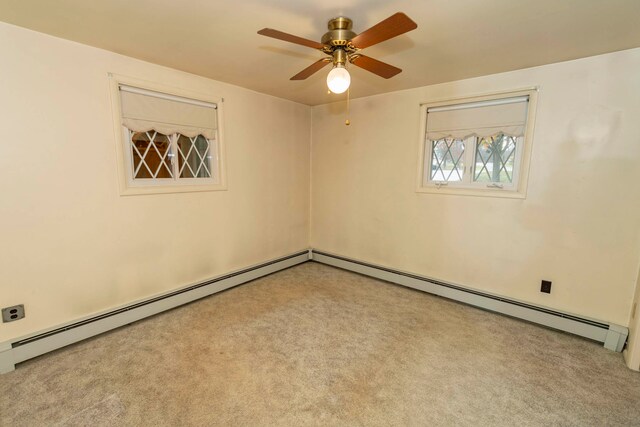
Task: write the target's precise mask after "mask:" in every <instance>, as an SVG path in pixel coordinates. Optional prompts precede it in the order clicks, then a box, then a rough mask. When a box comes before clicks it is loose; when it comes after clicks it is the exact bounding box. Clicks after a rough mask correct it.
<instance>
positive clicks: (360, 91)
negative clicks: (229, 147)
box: [0, 0, 640, 105]
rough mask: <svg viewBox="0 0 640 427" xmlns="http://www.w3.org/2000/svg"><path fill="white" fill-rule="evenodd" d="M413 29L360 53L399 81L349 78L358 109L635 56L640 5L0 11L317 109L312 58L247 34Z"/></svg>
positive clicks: (144, 2)
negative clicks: (396, 18)
mask: <svg viewBox="0 0 640 427" xmlns="http://www.w3.org/2000/svg"><path fill="white" fill-rule="evenodd" d="M398 11H401V12H404V13H406V14H407V15H408V16H409V17H411V18H412V19H413V20H414V21H415V22H416V23H417V24H418V29H417V30H414V31H412V32H409V33H407V34H405V35H402V36H399V37H397V38H395V39H392V40H389V41H386V42H383V43H381V44H379V45H377V46H373V47H371V48H368V49H366V50H365V51H364V53H365V54H366V55H368V56H372V57H374V58H376V59H379V60H382V61H385V62H388V63H390V64H392V65H395V66H397V67H400V68H402V69H403V70H404V71H403V72H402V73H401V74H399V75H398V76H396V77H393V78H392V79H389V80H384V79H382V78H380V77H377V76H375V75H373V74H370V73H368V72H366V71H364V70H361V69H358V68H357V67H351V74H352V84H351V96H352V97H360V96H367V95H373V94H377V93H383V92H390V91H395V90H400V89H407V88H411V87H418V86H425V85H429V84H434V83H441V82H446V81H452V80H459V79H463V78H469V77H475V76H480V75H486V74H492V73H497V72H503V71H509V70H515V69H520V68H526V67H532V66H536V65H542V64H548V63H552V62H559V61H565V60H570V59H575V58H581V57H585V56H591V55H597V54H601V53H605V52H613V51H617V50H623V49H629V48H634V47H640V0H606V1H605V0H422V1H419V0H413V1H408V0H407V1H404V0H401V1H395V2H390V1H383V0H341V1H337V0H324V1H317V0H316V1H310V0H269V1H261V0H239V1H229V0H179V1H178V0H109V1H107V0H103V1H97V0H96V1H94V0H56V1H51V0H0V21H5V22H9V23H12V24H15V25H19V26H22V27H26V28H31V29H33V30H36V31H40V32H44V33H48V34H52V35H55V36H58V37H62V38H65V39H70V40H74V41H77V42H80V43H84V44H88V45H91V46H96V47H100V48H103V49H107V50H111V51H114V52H118V53H121V54H124V55H128V56H132V57H135V58H139V59H143V60H146V61H149V62H153V63H156V64H161V65H165V66H168V67H171V68H176V69H179V70H184V71H188V72H191V73H194V74H199V75H202V76H206V77H210V78H212V79H215V80H220V81H224V82H228V83H232V84H235V85H239V86H243V87H246V88H249V89H253V90H256V91H259V92H263V93H268V94H271V95H275V96H278V97H281V98H287V99H291V100H293V101H298V102H301V103H304V104H309V105H317V104H322V103H326V102H331V101H334V100H336V99H342V98H343V97H344V95H329V94H327V89H326V85H325V83H324V81H325V78H326V74H327V72H328V71H329V68H328V67H327V68H325V69H323V70H321V71H320V72H318V73H316V74H315V75H313V76H312V77H310V78H309V79H307V80H305V81H297V82H293V81H289V78H290V77H291V76H293V75H294V74H296V73H297V72H299V71H300V70H302V69H303V68H305V67H307V66H308V65H310V64H311V63H312V62H313V61H316V60H318V59H319V58H321V57H322V54H321V53H320V52H318V51H314V50H313V49H309V48H305V47H302V46H297V45H293V44H290V43H286V42H282V41H279V40H275V39H269V38H267V37H263V36H259V35H257V34H256V31H258V30H259V29H261V28H264V27H269V28H274V29H278V30H281V31H284V32H287V33H291V34H294V35H298V36H301V37H305V38H308V39H312V40H318V41H319V40H320V37H321V36H322V34H323V33H324V32H326V31H327V29H326V23H327V21H328V20H329V19H330V18H332V17H335V16H339V15H343V16H348V17H350V18H351V19H353V21H354V30H355V31H356V32H357V33H359V32H362V31H364V30H365V29H367V28H369V27H371V26H372V25H374V24H376V23H377V22H379V21H381V20H383V19H385V18H386V17H388V16H390V15H392V14H393V13H395V12H398Z"/></svg>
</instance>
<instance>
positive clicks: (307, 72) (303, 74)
mask: <svg viewBox="0 0 640 427" xmlns="http://www.w3.org/2000/svg"><path fill="white" fill-rule="evenodd" d="M329 62H331V58H322V59H321V60H319V61H316V62H314V63H313V64H311V65H309V66H308V67H307V68H305V69H304V70H302V71H300V72H299V73H298V74H296V75H295V76H293V77H291V79H290V80H304V79H306V78H307V77H309V76H310V75H312V74H313V73H315V72H316V71H320V69H321V68H322V67H324V66H325V65H327V64H328V63H329Z"/></svg>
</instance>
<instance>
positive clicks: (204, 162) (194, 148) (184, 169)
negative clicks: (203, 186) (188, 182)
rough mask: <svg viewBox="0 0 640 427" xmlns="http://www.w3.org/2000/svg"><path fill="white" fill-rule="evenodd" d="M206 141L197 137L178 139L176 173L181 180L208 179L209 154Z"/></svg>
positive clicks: (200, 136)
mask: <svg viewBox="0 0 640 427" xmlns="http://www.w3.org/2000/svg"><path fill="white" fill-rule="evenodd" d="M210 151H211V150H210V144H209V141H207V139H206V138H205V137H204V136H202V135H198V136H196V137H193V138H189V137H188V136H184V135H180V136H179V137H178V154H179V155H178V172H179V174H180V177H181V178H210V177H211V157H212V156H211V153H210Z"/></svg>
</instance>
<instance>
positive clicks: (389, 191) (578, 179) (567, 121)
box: [311, 49, 640, 326]
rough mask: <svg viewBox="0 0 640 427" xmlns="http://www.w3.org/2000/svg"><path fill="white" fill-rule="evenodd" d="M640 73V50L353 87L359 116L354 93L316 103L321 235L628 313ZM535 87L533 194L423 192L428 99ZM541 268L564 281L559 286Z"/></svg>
mask: <svg viewBox="0 0 640 427" xmlns="http://www.w3.org/2000/svg"><path fill="white" fill-rule="evenodd" d="M423 72H425V73H428V72H429V70H424V71H423ZM639 75H640V49H634V50H628V51H622V52H617V53H612V54H607V55H602V56H596V57H591V58H586V59H580V60H576V61H570V62H565V63H559V64H552V65H547V66H541V67H536V68H531V69H525V70H519V71H514V72H508V73H503V74H497V75H490V76H485V77H480V78H475V79H469V80H462V81H457V82H452V83H446V84H440V85H434V86H427V87H422V88H417V89H411V90H406V91H400V92H395V93H389V94H384V95H378V96H372V97H367V98H361V99H355V100H352V102H351V114H350V119H351V126H348V127H347V126H345V125H344V120H345V105H344V103H334V104H327V105H322V106H317V107H314V108H313V131H312V186H313V191H312V202H311V210H312V221H311V222H312V228H311V246H312V247H314V248H316V249H318V250H324V251H328V252H332V253H335V254H339V255H343V256H347V257H351V258H355V259H359V260H364V261H369V262H372V263H375V264H380V265H385V266H390V267H392V268H396V269H400V270H405V271H409V272H414V273H417V274H421V275H425V276H430V277H433V278H437V279H441V280H446V281H450V282H454V283H457V284H462V285H466V286H469V287H471V288H475V289H480V290H483V291H486V292H491V293H495V294H499V295H504V296H508V297H511V298H515V299H518V300H522V301H526V302H529V303H533V304H538V305H542V306H546V307H551V308H554V309H558V310H562V311H566V312H570V313H575V314H578V315H581V316H587V317H592V318H595V319H599V320H603V321H608V322H613V323H617V324H620V325H624V326H626V325H628V323H629V315H630V309H631V302H632V299H633V294H634V288H635V285H636V277H637V273H638V260H639V259H640V167H639V165H640V120H639V119H638V118H639V117H640V78H639V77H638V76H639ZM353 84H357V81H356V82H353ZM532 86H540V93H539V97H538V108H537V119H536V123H535V132H534V141H533V153H532V160H531V167H530V175H529V185H528V194H527V198H526V199H525V200H512V199H503V198H489V197H470V196H454V195H438V194H436V195H434V194H420V193H416V192H415V182H416V169H417V162H418V161H419V159H418V158H417V153H418V141H419V135H418V133H419V125H420V117H419V111H420V108H419V103H420V102H430V101H436V100H442V99H447V98H457V97H464V96H474V95H481V94H486V93H492V92H499V91H505V90H513V89H522V88H527V87H532ZM340 99H343V98H340ZM541 279H547V280H552V281H553V291H552V293H551V294H550V295H547V294H542V293H540V291H539V289H540V280H541Z"/></svg>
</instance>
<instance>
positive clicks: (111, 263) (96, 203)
mask: <svg viewBox="0 0 640 427" xmlns="http://www.w3.org/2000/svg"><path fill="white" fill-rule="evenodd" d="M0 44H1V47H2V55H0V129H2V141H1V142H0V144H1V146H2V151H1V153H0V176H1V177H2V179H0V198H1V199H0V220H1V221H0V227H1V232H0V236H1V237H0V238H1V239H2V244H1V245H0V301H1V302H2V306H3V307H4V306H9V305H14V304H20V303H23V304H25V307H26V312H27V316H26V318H25V319H24V320H21V321H18V322H14V323H9V324H0V342H1V341H4V340H9V339H13V338H15V337H18V336H22V335H24V334H28V333H32V332H35V331H40V330H42V329H45V328H48V327H52V326H55V325H58V324H60V323H63V322H68V321H71V320H74V319H77V318H78V317H81V316H85V315H89V314H91V313H95V312H98V311H102V310H106V309H108V308H110V307H115V306H118V305H121V304H126V303H128V302H130V301H132V300H136V299H140V298H145V297H148V296H150V295H154V294H157V293H160V292H163V291H168V290H171V289H174V288H177V287H179V286H182V285H187V284H190V283H193V282H196V281H199V280H202V279H206V278H209V277H212V276H216V275H219V274H223V273H226V272H229V271H231V270H234V269H238V268H243V267H246V266H249V265H251V264H255V263H259V262H262V261H265V260H270V259H273V258H276V257H279V256H282V255H286V254H290V253H292V252H295V251H298V250H301V249H306V248H307V247H308V232H309V223H308V218H309V212H308V210H309V207H308V206H309V133H310V126H311V110H310V108H309V107H307V106H304V105H300V104H296V103H293V102H289V101H285V100H282V99H277V98H274V97H271V96H266V95H262V94H258V93H255V92H252V91H249V90H245V89H242V88H238V87H234V86H231V85H227V84H223V83H220V82H216V81H212V80H208V79H205V78H200V77H196V76H193V75H189V74H186V73H182V72H178V71H175V70H171V69H167V68H163V67H160V66H156V65H152V64H148V63H145V62H141V61H137V60H134V59H131V58H127V57H124V56H120V55H117V54H114V53H110V52H106V51H103V50H99V49H95V48H91V47H88V46H83V45H80V44H76V43H72V42H69V41H65V40H61V39H56V38H53V37H50V36H46V35H43V34H39V33H35V32H31V31H28V30H24V29H20V28H17V27H13V26H9V25H6V24H2V23H0ZM168 54H169V53H168ZM221 65H222V64H221ZM108 72H112V73H118V74H122V75H126V76H130V77H135V78H141V79H145V80H149V81H153V82H156V83H161V84H164V85H170V86H176V87H181V88H185V89H188V90H192V91H199V92H201V93H204V94H208V95H211V96H216V97H224V99H225V104H224V112H225V136H226V146H227V180H228V191H221V192H207V193H183V194H160V195H150V196H127V197H121V196H119V194H118V176H117V169H116V166H117V165H116V158H115V156H116V149H115V139H114V129H113V125H112V116H111V106H110V101H109V96H110V94H109V83H108V78H107V73H108Z"/></svg>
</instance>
